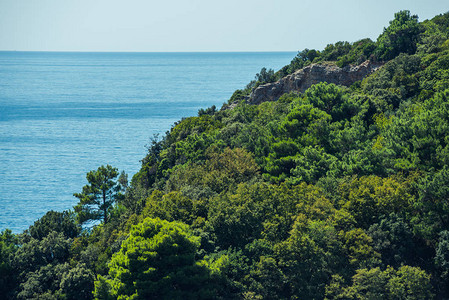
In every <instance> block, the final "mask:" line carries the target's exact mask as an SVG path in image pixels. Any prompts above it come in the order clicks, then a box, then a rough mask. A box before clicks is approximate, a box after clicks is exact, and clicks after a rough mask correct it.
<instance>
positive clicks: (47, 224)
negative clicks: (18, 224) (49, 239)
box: [28, 210, 81, 240]
mask: <svg viewBox="0 0 449 300" xmlns="http://www.w3.org/2000/svg"><path fill="white" fill-rule="evenodd" d="M52 231H56V232H58V233H63V234H64V236H66V237H67V238H75V237H77V236H78V234H79V233H80V232H81V226H80V225H78V224H76V223H75V214H74V213H73V212H72V211H63V212H57V211H53V210H50V211H48V212H47V213H46V214H45V215H44V216H43V217H42V218H40V219H39V220H37V221H36V222H34V225H31V226H30V228H29V229H28V233H29V234H30V236H31V237H33V238H35V239H37V240H42V239H43V238H44V237H46V236H47V235H48V234H49V233H50V232H52Z"/></svg>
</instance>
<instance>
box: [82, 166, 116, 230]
mask: <svg viewBox="0 0 449 300" xmlns="http://www.w3.org/2000/svg"><path fill="white" fill-rule="evenodd" d="M118 175H119V173H118V170H117V168H113V167H111V166H110V165H106V166H101V167H99V168H98V169H97V170H96V171H95V170H92V171H90V172H88V173H87V175H86V179H87V181H88V182H89V184H87V185H85V186H83V191H82V192H81V193H75V194H73V195H74V196H75V197H77V198H78V199H80V202H79V203H78V204H77V205H76V206H75V207H74V208H75V212H76V213H77V214H78V215H77V218H78V222H79V223H84V222H87V221H96V220H102V221H103V222H104V223H105V224H106V223H107V222H108V215H109V210H110V208H111V207H112V205H113V204H114V203H115V201H116V200H117V197H118V196H119V192H120V190H121V186H120V184H118V183H117V181H116V180H115V179H116V178H117V176H118Z"/></svg>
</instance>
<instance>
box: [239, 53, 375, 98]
mask: <svg viewBox="0 0 449 300" xmlns="http://www.w3.org/2000/svg"><path fill="white" fill-rule="evenodd" d="M381 66H382V64H381V63H373V62H371V61H369V60H367V61H365V62H364V63H362V64H360V65H358V66H346V67H343V68H340V67H337V66H336V65H334V64H330V63H324V64H311V65H309V66H307V67H305V68H303V69H300V70H298V71H296V72H294V73H293V74H290V75H288V76H285V77H283V78H281V79H280V80H278V81H276V82H273V83H267V84H264V85H261V86H258V87H257V88H256V89H255V90H254V91H252V93H251V94H250V95H249V97H248V99H247V103H249V104H259V103H262V102H266V101H276V100H277V99H279V98H280V97H281V96H282V95H283V94H286V93H290V92H293V91H296V92H301V93H303V92H304V91H305V90H307V89H308V88H309V87H311V86H312V85H313V84H316V83H319V82H327V83H334V84H338V85H344V86H350V85H351V84H353V83H354V82H356V81H359V80H362V79H363V78H365V77H366V76H367V75H369V74H371V73H373V72H374V71H376V70H377V69H379V68H380V67H381Z"/></svg>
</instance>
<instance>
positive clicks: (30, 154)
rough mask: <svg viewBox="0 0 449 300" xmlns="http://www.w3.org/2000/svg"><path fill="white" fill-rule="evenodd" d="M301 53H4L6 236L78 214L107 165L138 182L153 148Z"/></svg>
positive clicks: (0, 118)
mask: <svg viewBox="0 0 449 300" xmlns="http://www.w3.org/2000/svg"><path fill="white" fill-rule="evenodd" d="M295 54H296V53H295V52H232V53H203V52H201V53H113V52H105V53H99V52H95V53H87V52H17V51H11V52H8V51H3V52H0V231H2V230H4V229H6V228H8V229H11V230H12V231H13V232H14V233H20V232H22V231H23V230H25V229H27V228H28V227H29V226H30V225H32V224H33V223H34V222H35V221H36V220H38V219H39V218H40V217H42V216H43V215H44V214H45V213H46V212H47V211H49V210H55V211H63V210H70V209H72V208H73V206H74V205H76V204H77V202H78V199H77V198H75V197H74V196H73V193H78V192H81V190H82V187H83V186H84V185H85V184H87V180H86V173H87V172H88V171H90V170H95V169H97V168H98V167H99V166H101V165H106V164H109V165H112V166H113V167H116V168H118V169H119V171H120V172H121V171H125V172H126V173H127V174H128V178H129V179H131V178H132V176H133V175H134V174H135V173H136V172H137V171H138V170H139V168H140V166H141V162H140V160H141V159H142V158H143V157H144V156H145V154H146V146H147V145H149V144H150V142H151V139H153V138H154V137H156V136H157V135H159V138H160V137H162V136H163V135H164V134H165V132H167V131H168V130H170V128H171V127H172V126H173V124H174V122H176V121H178V120H180V119H181V118H183V117H189V116H195V115H197V113H198V110H199V109H201V108H208V107H210V106H212V105H215V106H217V108H220V107H221V106H222V104H223V103H225V102H226V101H227V100H228V99H229V98H230V97H231V95H232V93H233V92H234V91H235V90H236V89H241V88H243V87H245V85H246V84H247V83H248V82H250V81H251V80H252V79H254V76H255V74H256V73H258V72H259V71H260V70H261V68H262V67H266V68H267V69H268V68H272V69H274V70H278V69H280V68H281V67H283V66H284V65H287V64H288V63H290V61H291V60H292V58H293V57H294V56H295Z"/></svg>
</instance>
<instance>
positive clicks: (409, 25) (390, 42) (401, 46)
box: [375, 10, 420, 60]
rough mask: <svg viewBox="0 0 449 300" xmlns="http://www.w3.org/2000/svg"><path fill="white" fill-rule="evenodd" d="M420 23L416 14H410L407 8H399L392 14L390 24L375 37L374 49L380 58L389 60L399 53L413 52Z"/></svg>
mask: <svg viewBox="0 0 449 300" xmlns="http://www.w3.org/2000/svg"><path fill="white" fill-rule="evenodd" d="M419 33H420V25H419V23H418V16H417V15H411V14H410V11H408V10H401V11H399V12H397V13H395V14H394V20H392V21H390V26H388V27H387V28H384V32H383V33H382V34H381V35H380V36H379V38H378V39H377V49H376V51H375V53H376V55H377V57H378V58H380V59H381V60H390V59H392V58H395V57H396V56H398V55H399V53H408V54H414V53H415V51H416V44H417V42H418V39H419Z"/></svg>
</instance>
